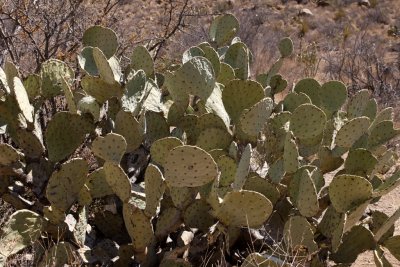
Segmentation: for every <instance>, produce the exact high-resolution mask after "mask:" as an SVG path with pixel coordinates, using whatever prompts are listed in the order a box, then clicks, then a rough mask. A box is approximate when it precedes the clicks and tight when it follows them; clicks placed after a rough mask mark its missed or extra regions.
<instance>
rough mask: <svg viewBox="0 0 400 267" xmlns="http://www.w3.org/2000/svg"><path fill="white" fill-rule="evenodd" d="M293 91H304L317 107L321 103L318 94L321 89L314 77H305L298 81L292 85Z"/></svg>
mask: <svg viewBox="0 0 400 267" xmlns="http://www.w3.org/2000/svg"><path fill="white" fill-rule="evenodd" d="M294 91H295V92H296V93H304V94H306V95H308V97H309V98H310V99H311V103H312V104H314V105H316V106H318V107H319V106H320V105H321V99H320V95H319V94H320V91H321V85H320V84H319V82H318V81H316V80H315V79H313V78H305V79H302V80H300V81H298V82H297V83H296V85H295V87H294Z"/></svg>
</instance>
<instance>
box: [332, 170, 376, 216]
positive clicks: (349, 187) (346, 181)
mask: <svg viewBox="0 0 400 267" xmlns="http://www.w3.org/2000/svg"><path fill="white" fill-rule="evenodd" d="M371 196H372V185H371V183H370V182H368V180H366V179H365V178H363V177H361V176H356V175H347V174H343V175H339V176H336V177H334V178H333V180H332V182H331V184H330V185H329V198H330V200H331V202H332V205H333V207H334V208H335V209H336V210H337V211H338V212H346V211H348V210H350V209H351V208H353V207H355V206H357V205H359V204H362V203H364V202H365V201H366V200H368V199H369V198H371Z"/></svg>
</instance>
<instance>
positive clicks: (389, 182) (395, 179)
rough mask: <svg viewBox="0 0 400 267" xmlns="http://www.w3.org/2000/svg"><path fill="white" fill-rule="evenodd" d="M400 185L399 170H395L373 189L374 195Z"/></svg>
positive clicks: (381, 193) (376, 195)
mask: <svg viewBox="0 0 400 267" xmlns="http://www.w3.org/2000/svg"><path fill="white" fill-rule="evenodd" d="M399 185H400V172H398V171H397V172H395V173H394V174H392V175H391V176H390V177H388V178H386V179H385V181H384V182H383V183H382V184H381V185H380V186H378V187H377V188H376V189H375V190H374V193H373V195H374V197H379V196H383V195H385V194H387V193H389V192H390V191H392V190H393V189H395V188H396V187H397V186H399Z"/></svg>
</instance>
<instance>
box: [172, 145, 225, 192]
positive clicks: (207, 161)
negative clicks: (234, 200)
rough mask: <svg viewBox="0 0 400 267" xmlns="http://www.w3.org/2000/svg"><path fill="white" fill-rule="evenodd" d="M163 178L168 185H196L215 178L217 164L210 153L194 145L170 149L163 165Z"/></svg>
mask: <svg viewBox="0 0 400 267" xmlns="http://www.w3.org/2000/svg"><path fill="white" fill-rule="evenodd" d="M164 169H165V174H164V175H165V180H166V182H167V184H168V185H169V186H175V187H196V186H201V185H204V184H207V183H209V182H211V181H212V180H214V179H215V178H217V176H218V169H217V164H216V163H215V161H214V160H213V158H212V157H211V155H210V154H208V153H207V152H206V151H204V150H203V149H201V148H199V147H195V146H178V147H175V148H174V149H172V150H171V151H170V152H169V153H168V155H167V159H166V162H165V165H164Z"/></svg>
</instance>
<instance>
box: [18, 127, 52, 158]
mask: <svg viewBox="0 0 400 267" xmlns="http://www.w3.org/2000/svg"><path fill="white" fill-rule="evenodd" d="M40 135H41V133H38V132H37V131H35V130H34V131H32V132H29V131H27V130H22V129H20V130H18V131H17V132H16V134H15V140H14V141H15V142H16V143H17V144H18V147H19V148H20V149H22V151H23V152H24V154H25V156H26V157H29V158H33V159H34V158H39V157H40V156H41V155H42V154H43V153H44V152H45V148H44V145H43V140H41V137H39V136H40Z"/></svg>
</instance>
